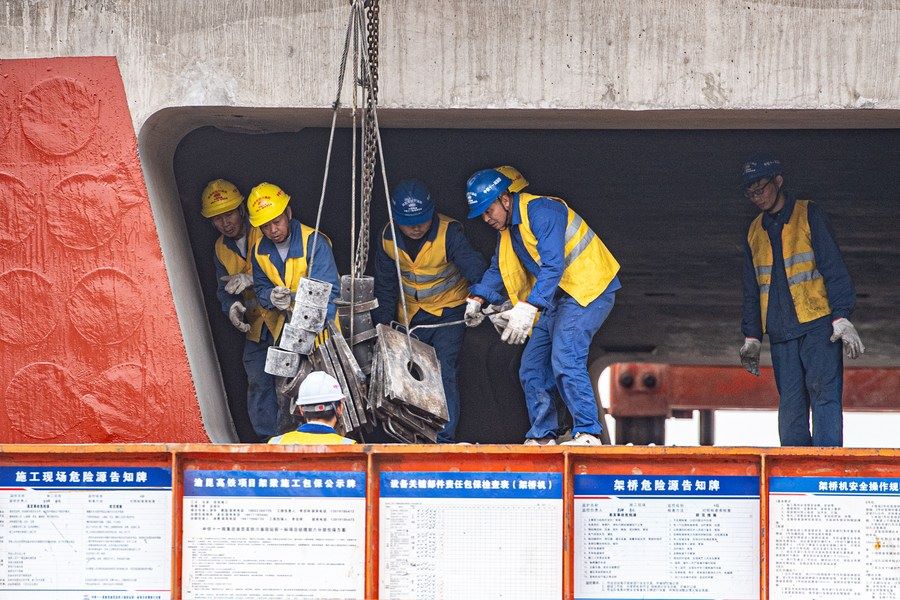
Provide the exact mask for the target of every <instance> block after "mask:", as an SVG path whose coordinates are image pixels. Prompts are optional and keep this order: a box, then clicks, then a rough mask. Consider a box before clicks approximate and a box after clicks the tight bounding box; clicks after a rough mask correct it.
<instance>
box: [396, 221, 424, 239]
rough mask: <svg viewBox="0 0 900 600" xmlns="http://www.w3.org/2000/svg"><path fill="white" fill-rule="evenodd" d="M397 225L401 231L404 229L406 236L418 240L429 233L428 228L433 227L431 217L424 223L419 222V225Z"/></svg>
mask: <svg viewBox="0 0 900 600" xmlns="http://www.w3.org/2000/svg"><path fill="white" fill-rule="evenodd" d="M397 227H399V228H400V231H402V232H403V235H405V236H406V237H408V238H410V239H413V240H418V239H420V238H421V237H422V236H423V235H425V234H426V233H428V228H429V227H431V219H428V220H427V221H425V222H424V223H419V224H418V225H397Z"/></svg>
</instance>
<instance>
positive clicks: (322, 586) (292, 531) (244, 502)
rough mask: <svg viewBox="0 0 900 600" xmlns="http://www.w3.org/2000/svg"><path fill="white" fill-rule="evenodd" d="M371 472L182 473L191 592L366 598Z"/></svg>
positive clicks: (186, 577) (263, 598) (222, 597)
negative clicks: (367, 528)
mask: <svg viewBox="0 0 900 600" xmlns="http://www.w3.org/2000/svg"><path fill="white" fill-rule="evenodd" d="M365 496H366V475H365V473H362V472H356V471H216V470H186V471H185V472H184V507H183V523H184V524H183V535H182V540H183V542H182V594H183V598H184V599H185V600H245V599H246V598H254V600H276V599H277V600H282V599H286V598H362V597H363V596H364V595H365V539H366V531H365V526H366V499H365Z"/></svg>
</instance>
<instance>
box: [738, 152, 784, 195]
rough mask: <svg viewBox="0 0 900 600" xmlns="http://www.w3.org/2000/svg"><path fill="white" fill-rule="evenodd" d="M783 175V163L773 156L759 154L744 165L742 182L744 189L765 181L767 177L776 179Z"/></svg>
mask: <svg viewBox="0 0 900 600" xmlns="http://www.w3.org/2000/svg"><path fill="white" fill-rule="evenodd" d="M776 175H781V161H779V160H778V159H777V158H775V156H774V155H773V154H770V153H762V154H757V155H755V156H753V157H752V158H750V159H749V160H747V161H746V162H745V163H744V167H743V169H742V170H741V182H742V183H743V184H744V187H747V186H749V185H750V184H752V183H754V182H756V181H759V180H760V179H764V178H766V177H775V176H776Z"/></svg>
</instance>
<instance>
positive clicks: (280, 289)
mask: <svg viewBox="0 0 900 600" xmlns="http://www.w3.org/2000/svg"><path fill="white" fill-rule="evenodd" d="M269 300H271V302H272V304H273V305H274V306H275V308H277V309H278V310H287V309H289V308H290V307H291V289H290V288H286V287H284V286H281V285H279V286H276V287H274V288H272V293H271V294H270V295H269Z"/></svg>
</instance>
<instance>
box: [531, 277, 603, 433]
mask: <svg viewBox="0 0 900 600" xmlns="http://www.w3.org/2000/svg"><path fill="white" fill-rule="evenodd" d="M615 300H616V293H615V292H614V291H613V292H604V293H603V294H600V296H598V297H597V298H596V299H595V300H594V301H593V302H591V303H590V304H588V305H587V306H581V305H580V304H578V301H577V300H575V299H574V298H572V297H571V296H569V295H568V294H562V295H561V296H560V297H559V298H558V299H557V301H556V304H555V305H553V306H551V307H549V308H547V309H546V310H544V311H542V312H541V316H540V318H539V319H538V322H537V325H535V326H534V329H532V332H531V338H530V339H529V340H528V343H527V344H526V345H525V351H524V352H523V353H522V365H521V366H520V367H519V380H520V381H521V382H522V389H523V390H524V392H525V404H526V405H527V406H528V417H529V418H530V419H531V429H529V430H528V433H526V434H525V437H526V438H531V439H541V438H548V437H556V435H557V429H558V428H559V418H558V416H557V414H556V406H555V405H554V402H553V392H554V391H555V390H558V391H559V393H560V395H561V396H562V399H563V402H565V403H566V406H567V407H568V409H569V412H570V413H572V421H573V427H572V435H573V436H574V435H575V434H576V433H582V432H583V433H590V434H593V435H599V434H600V431H601V430H602V426H601V424H600V415H599V413H598V410H597V401H596V399H595V398H594V387H593V385H591V378H590V376H589V375H588V371H587V356H588V349H589V348H590V345H591V339H593V337H594V334H595V333H597V330H599V329H600V326H601V325H603V322H604V321H605V320H606V317H608V316H609V313H610V311H611V310H612V307H613V304H614V303H615Z"/></svg>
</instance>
